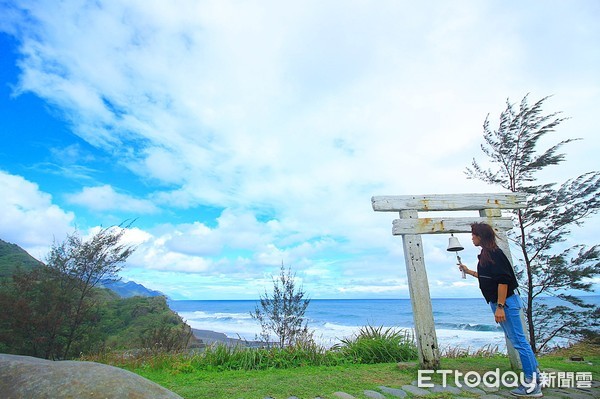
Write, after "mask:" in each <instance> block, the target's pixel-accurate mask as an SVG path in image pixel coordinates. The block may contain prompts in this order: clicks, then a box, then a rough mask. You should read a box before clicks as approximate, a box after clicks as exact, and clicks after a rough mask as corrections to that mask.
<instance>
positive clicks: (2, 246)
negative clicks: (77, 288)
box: [0, 240, 165, 298]
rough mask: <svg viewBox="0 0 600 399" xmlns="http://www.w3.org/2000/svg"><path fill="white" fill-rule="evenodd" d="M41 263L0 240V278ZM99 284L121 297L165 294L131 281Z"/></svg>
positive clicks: (38, 265)
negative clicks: (18, 269)
mask: <svg viewBox="0 0 600 399" xmlns="http://www.w3.org/2000/svg"><path fill="white" fill-rule="evenodd" d="M43 265H44V264H43V263H42V262H40V261H39V260H37V259H35V258H34V257H33V256H31V255H29V254H28V253H27V251H25V250H24V249H23V248H21V247H19V246H18V245H16V244H11V243H9V242H6V241H4V240H0V279H2V278H5V277H10V276H12V274H13V273H14V272H15V270H16V269H17V268H20V269H21V270H23V271H28V270H31V269H33V268H36V267H40V266H43ZM101 285H102V287H104V288H108V289H109V290H111V291H114V292H115V293H116V294H117V295H119V296H120V297H121V298H130V297H133V296H145V297H154V296H165V295H164V294H163V293H162V292H159V291H154V290H150V289H148V288H146V287H144V286H143V285H141V284H138V283H136V282H133V281H128V282H126V283H124V282H122V281H111V280H108V279H105V280H102V281H101Z"/></svg>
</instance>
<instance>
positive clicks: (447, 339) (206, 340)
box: [192, 328, 506, 352]
mask: <svg viewBox="0 0 600 399" xmlns="http://www.w3.org/2000/svg"><path fill="white" fill-rule="evenodd" d="M407 330H411V329H407ZM192 333H193V334H194V338H196V339H197V340H199V341H201V342H202V343H203V344H204V345H206V346H210V345H215V344H225V345H227V346H229V347H233V346H241V347H248V348H258V347H261V346H263V343H261V342H259V341H256V340H247V339H244V338H243V337H240V336H239V335H238V338H231V337H229V336H227V334H225V333H222V332H217V331H213V330H206V329H200V328H192ZM464 333H468V332H467V331H458V330H437V329H436V335H437V339H438V346H439V348H440V350H449V349H456V348H458V349H463V350H468V351H477V350H479V349H486V348H487V349H491V348H494V347H495V348H497V350H498V351H500V352H504V351H506V346H505V340H504V334H503V333H493V332H483V333H481V332H480V333H479V334H477V335H479V337H478V338H479V339H473V340H472V341H471V342H470V345H464V344H463V345H461V344H460V343H459V342H460V339H459V336H460V335H462V334H464ZM471 333H472V332H471ZM323 343H324V342H321V344H323ZM329 344H330V345H327V344H326V345H325V346H326V347H327V346H331V345H332V343H331V342H329Z"/></svg>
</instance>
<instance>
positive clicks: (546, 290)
mask: <svg viewBox="0 0 600 399" xmlns="http://www.w3.org/2000/svg"><path fill="white" fill-rule="evenodd" d="M548 98H549V97H544V98H542V99H541V100H539V101H537V102H536V103H535V104H533V105H529V103H528V96H525V97H524V98H523V100H522V101H521V103H520V106H519V109H518V110H516V109H515V106H514V105H513V104H511V103H510V101H509V100H507V106H506V109H505V110H504V111H503V112H502V113H501V115H500V121H499V126H498V129H497V130H491V129H490V121H489V116H488V117H487V118H486V120H485V122H484V125H483V138H484V144H482V146H481V149H482V151H483V153H484V154H485V155H486V156H487V161H488V162H489V164H490V167H489V168H486V167H484V166H482V165H481V164H480V163H479V162H477V161H476V160H475V159H473V162H472V165H471V167H468V168H467V170H466V174H467V177H468V178H473V179H479V180H482V181H485V182H486V183H489V184H491V185H495V186H500V187H502V188H504V189H506V190H509V191H511V192H525V193H527V194H529V198H528V204H527V207H526V208H525V209H521V210H517V211H515V223H516V229H515V230H514V231H513V232H512V233H511V235H510V238H511V240H512V241H513V242H514V243H515V244H516V245H517V246H518V248H519V253H518V254H517V257H518V258H519V259H518V262H515V267H516V269H517V271H518V276H519V279H520V285H521V287H522V288H523V289H524V291H525V293H526V296H527V299H526V309H525V314H526V319H527V324H528V328H529V338H530V343H531V345H532V348H533V349H534V351H536V352H543V351H544V350H547V349H549V347H550V345H551V344H552V341H553V339H555V338H564V339H581V338H583V337H585V336H589V335H597V334H598V332H597V327H599V326H600V321H599V318H598V315H599V313H600V310H599V308H598V307H597V306H594V305H593V304H590V303H587V302H586V301H584V300H582V299H581V297H577V296H575V295H573V292H574V291H579V292H582V291H583V292H591V291H592V290H593V284H592V279H593V278H594V277H596V276H598V275H599V274H600V262H599V260H600V246H599V245H598V244H595V245H592V246H586V245H583V244H578V245H574V246H571V247H566V245H565V241H566V237H567V236H568V235H569V234H570V233H571V230H572V229H573V228H574V227H576V226H581V225H583V223H584V222H585V220H586V219H588V218H589V217H590V216H591V215H593V214H596V213H597V212H598V210H599V207H600V202H599V200H598V198H599V196H598V192H599V191H600V173H599V172H598V171H592V172H588V173H584V174H583V175H581V176H578V177H575V178H572V179H569V180H568V181H566V182H563V183H562V184H557V183H555V182H548V183H541V182H539V181H538V175H537V174H538V172H540V171H542V170H546V168H548V167H551V166H555V165H559V164H561V163H562V162H563V161H564V160H565V154H564V153H560V152H559V151H560V150H561V148H562V147H563V146H564V145H565V144H568V143H570V142H572V141H574V140H576V139H568V140H563V141H560V142H559V143H557V144H555V145H553V146H551V147H549V148H547V149H545V150H541V151H540V150H538V147H539V146H540V143H539V142H540V139H542V138H543V137H544V136H546V135H547V134H549V133H553V132H555V129H556V127H557V126H558V125H560V124H561V123H562V122H564V121H565V120H566V119H567V118H564V117H561V116H560V113H559V112H555V113H551V114H547V115H544V114H543V112H542V105H543V104H544V102H545V101H546V100H547V99H548ZM544 296H552V297H556V298H558V299H560V300H561V301H560V304H559V305H550V304H548V303H543V302H544V301H541V300H540V298H541V297H544Z"/></svg>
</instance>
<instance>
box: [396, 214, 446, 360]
mask: <svg viewBox="0 0 600 399" xmlns="http://www.w3.org/2000/svg"><path fill="white" fill-rule="evenodd" d="M400 214H401V216H402V217H403V218H407V219H410V218H417V217H418V216H417V212H416V211H402V212H401V213H400ZM402 244H403V246H404V259H405V263H406V274H407V277H408V287H409V293H410V303H411V306H412V311H413V320H414V323H415V335H416V337H415V338H416V339H417V349H418V352H419V363H420V365H421V367H423V368H425V369H428V370H434V369H435V370H437V369H439V368H440V353H439V347H438V343H437V336H436V334H435V324H434V320H433V309H432V307H431V297H430V295H429V282H428V281H427V269H426V268H425V260H424V258H425V256H424V254H423V243H422V240H421V236H420V235H416V234H409V235H404V236H403V237H402Z"/></svg>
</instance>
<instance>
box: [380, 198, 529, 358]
mask: <svg viewBox="0 0 600 399" xmlns="http://www.w3.org/2000/svg"><path fill="white" fill-rule="evenodd" d="M526 201H527V197H526V194H524V193H509V194H504V193H502V194H439V195H402V196H374V197H372V198H371V202H372V205H373V210H374V211H378V212H400V219H396V220H394V221H393V228H392V234H393V235H401V236H402V243H403V246H404V259H405V262H406V272H407V275H408V286H409V293H410V302H411V304H412V310H413V319H414V323H415V335H416V339H417V348H418V352H419V363H420V367H421V368H423V369H430V370H431V369H435V370H437V369H439V368H440V352H439V347H438V343H437V336H436V333H435V325H434V321H433V310H432V308H431V297H430V294H429V283H428V281H427V271H426V269H425V262H424V255H423V243H422V240H421V234H450V233H470V232H471V224H472V223H477V222H484V223H488V224H489V225H490V226H492V227H493V228H494V230H495V231H496V234H497V236H498V241H497V242H498V246H499V247H500V248H501V249H502V251H503V252H504V253H505V254H506V257H507V258H508V259H509V260H510V261H511V263H512V257H511V255H510V248H509V245H508V237H507V235H506V233H507V231H508V230H510V229H512V228H513V222H512V219H511V218H508V217H502V209H520V208H524V207H525V206H526ZM419 211H421V212H429V211H479V217H455V218H422V219H419V216H418V212H419ZM522 321H524V319H523V318H522ZM507 347H508V354H509V357H510V362H511V365H512V367H513V368H518V367H519V366H520V360H519V357H518V355H517V353H516V351H515V350H514V348H513V347H512V345H511V344H510V342H509V341H508V340H507Z"/></svg>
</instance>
